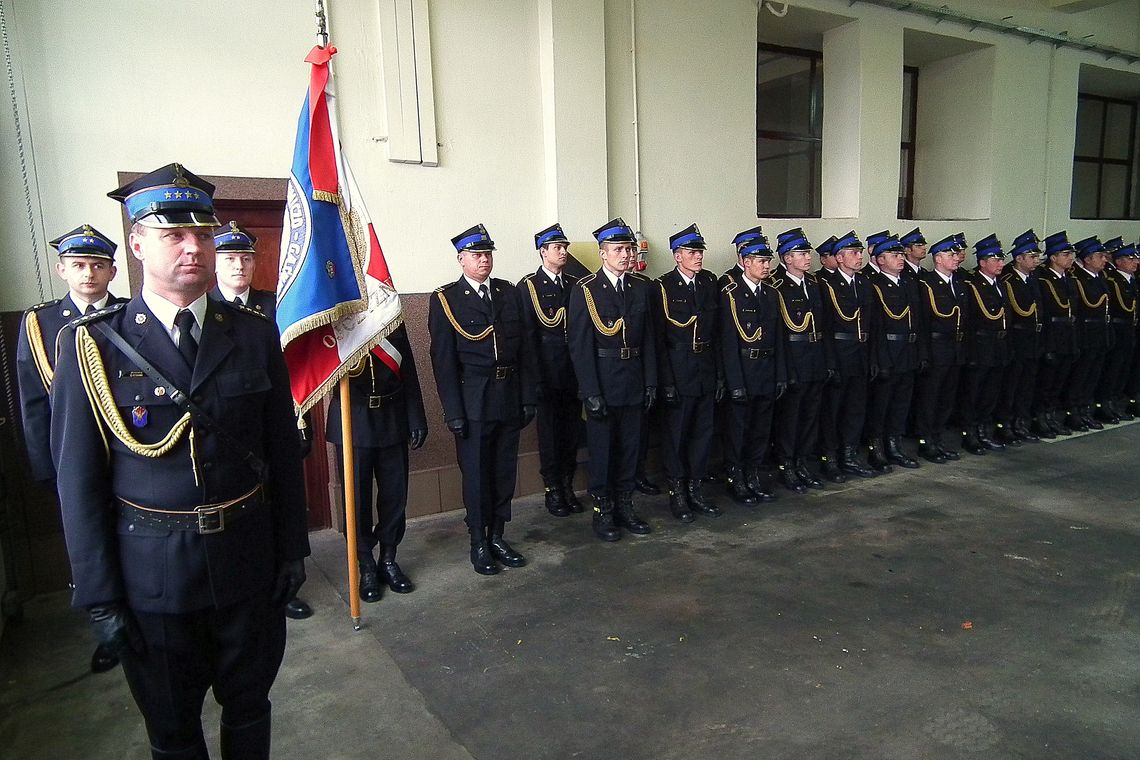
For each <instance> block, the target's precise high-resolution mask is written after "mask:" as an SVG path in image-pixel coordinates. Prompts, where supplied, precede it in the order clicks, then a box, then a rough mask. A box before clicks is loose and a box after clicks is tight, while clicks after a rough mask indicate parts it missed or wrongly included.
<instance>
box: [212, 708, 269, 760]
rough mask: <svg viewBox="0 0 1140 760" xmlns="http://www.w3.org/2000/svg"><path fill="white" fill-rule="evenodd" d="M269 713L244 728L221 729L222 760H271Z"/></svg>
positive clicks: (223, 724)
mask: <svg viewBox="0 0 1140 760" xmlns="http://www.w3.org/2000/svg"><path fill="white" fill-rule="evenodd" d="M270 728H271V721H270V716H269V713H266V714H265V715H264V716H262V717H261V718H258V719H257V720H255V721H252V722H250V723H246V724H245V725H243V726H229V725H226V723H225V722H223V723H222V727H221V736H220V739H221V748H222V760H269V744H270V736H271V731H270Z"/></svg>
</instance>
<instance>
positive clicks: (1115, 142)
mask: <svg viewBox="0 0 1140 760" xmlns="http://www.w3.org/2000/svg"><path fill="white" fill-rule="evenodd" d="M1107 106H1108V111H1107V112H1106V113H1105V117H1106V119H1107V121H1106V122H1105V130H1104V157H1105V158H1120V159H1127V158H1128V143H1129V140H1130V138H1131V136H1132V106H1126V105H1124V104H1123V103H1108V104H1107Z"/></svg>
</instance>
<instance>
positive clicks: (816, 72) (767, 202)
mask: <svg viewBox="0 0 1140 760" xmlns="http://www.w3.org/2000/svg"><path fill="white" fill-rule="evenodd" d="M822 63H823V55H822V54H821V53H818V52H815V51H813V50H803V49H800V48H790V47H782V46H779V45H769V44H766V43H759V44H758V45H757V53H756V215H757V216H761V217H764V216H771V217H809V216H811V217H818V216H820V191H821V187H822V167H821V164H822V162H821V160H820V158H821V155H822V149H823V66H822Z"/></svg>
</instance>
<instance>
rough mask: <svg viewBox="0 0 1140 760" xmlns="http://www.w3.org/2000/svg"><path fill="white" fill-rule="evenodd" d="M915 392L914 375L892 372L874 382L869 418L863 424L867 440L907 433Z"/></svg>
mask: <svg viewBox="0 0 1140 760" xmlns="http://www.w3.org/2000/svg"><path fill="white" fill-rule="evenodd" d="M913 393H914V372H913V371H910V372H891V373H889V374H887V375H886V377H884V376H883V375H881V374H880V375H879V376H878V377H877V378H875V379H874V380H872V381H871V387H870V401H869V402H868V404H867V419H866V421H865V422H864V423H863V428H864V432H865V433H866V435H867V438H868V439H870V440H875V439H877V438H882V437H883V436H898V435H902V434H903V433H905V432H906V418H907V414H908V412H909V411H910V398H911V395H912V394H913Z"/></svg>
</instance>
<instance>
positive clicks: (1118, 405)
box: [1112, 399, 1136, 422]
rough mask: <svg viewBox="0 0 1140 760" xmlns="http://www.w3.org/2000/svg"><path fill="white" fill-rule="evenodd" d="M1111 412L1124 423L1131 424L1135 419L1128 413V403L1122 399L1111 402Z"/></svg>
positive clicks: (1133, 415)
mask: <svg viewBox="0 0 1140 760" xmlns="http://www.w3.org/2000/svg"><path fill="white" fill-rule="evenodd" d="M1112 411H1114V412H1116V416H1117V417H1119V418H1120V419H1121V420H1122V421H1124V422H1131V421H1132V420H1134V419H1136V415H1135V414H1133V413H1132V412H1130V411H1128V403H1127V402H1125V400H1124V399H1117V400H1116V401H1113V402H1112Z"/></svg>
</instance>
